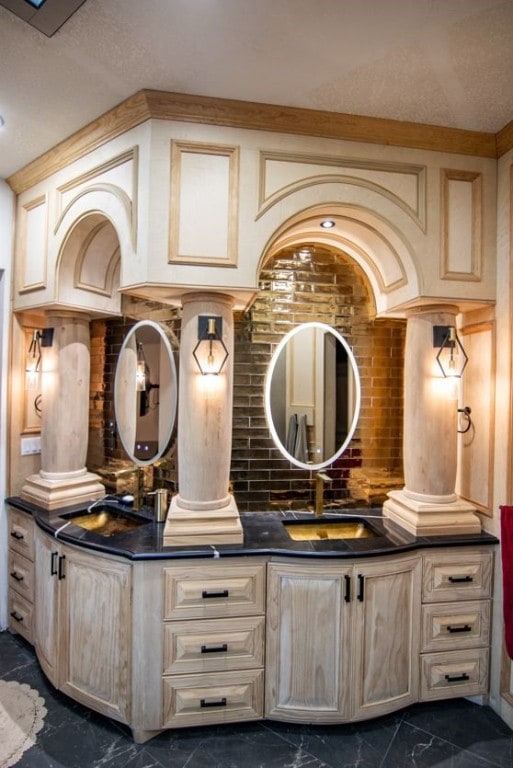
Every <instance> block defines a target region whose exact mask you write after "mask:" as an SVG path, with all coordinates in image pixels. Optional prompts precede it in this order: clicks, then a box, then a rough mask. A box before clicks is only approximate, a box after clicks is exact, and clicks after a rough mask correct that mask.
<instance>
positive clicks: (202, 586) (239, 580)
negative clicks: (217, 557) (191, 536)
mask: <svg viewBox="0 0 513 768" xmlns="http://www.w3.org/2000/svg"><path fill="white" fill-rule="evenodd" d="M264 586H265V566H264V565H263V564H250V563H248V564H247V565H229V564H225V563H222V564H220V565H213V564H212V565H190V566H188V567H187V568H165V569H164V618H165V619H192V618H197V619H203V618H216V617H227V616H252V615H255V614H259V613H260V614H262V613H264V599H265V590H264Z"/></svg>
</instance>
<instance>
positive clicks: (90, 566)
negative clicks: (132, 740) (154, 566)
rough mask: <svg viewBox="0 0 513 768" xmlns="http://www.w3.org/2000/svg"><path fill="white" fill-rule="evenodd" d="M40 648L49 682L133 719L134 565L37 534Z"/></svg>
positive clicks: (117, 716)
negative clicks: (131, 713)
mask: <svg viewBox="0 0 513 768" xmlns="http://www.w3.org/2000/svg"><path fill="white" fill-rule="evenodd" d="M35 566H36V621H35V648H36V653H37V656H38V659H39V662H40V664H41V667H42V669H43V671H44V672H45V674H46V675H47V676H48V678H49V679H50V680H51V682H52V683H53V684H54V685H55V686H56V687H57V688H59V689H60V690H62V691H63V692H64V693H66V694H68V695H69V696H71V697H72V698H73V699H75V700H77V701H80V702H81V703H82V704H84V705H86V706H88V707H91V708H92V709H95V710H96V711H98V712H101V713H102V714H104V715H108V716H109V717H112V718H114V719H116V720H120V721H122V722H129V720H130V667H131V665H130V649H131V633H132V622H131V566H130V565H129V564H125V563H121V562H118V561H116V560H114V559H112V558H107V557H102V556H101V555H100V554H98V553H88V552H86V551H85V550H78V549H76V548H74V547H70V546H67V545H65V544H62V543H57V542H55V540H54V539H53V538H51V537H50V536H48V535H47V534H45V533H43V532H42V531H41V530H37V533H36V548H35Z"/></svg>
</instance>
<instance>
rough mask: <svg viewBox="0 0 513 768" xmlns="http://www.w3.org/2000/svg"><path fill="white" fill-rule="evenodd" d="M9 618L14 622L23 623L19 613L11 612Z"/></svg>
mask: <svg viewBox="0 0 513 768" xmlns="http://www.w3.org/2000/svg"><path fill="white" fill-rule="evenodd" d="M11 616H12V617H13V619H14V620H15V621H19V622H21V621H23V616H22V615H21V613H18V612H17V611H11Z"/></svg>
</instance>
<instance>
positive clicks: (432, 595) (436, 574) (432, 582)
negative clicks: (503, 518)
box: [422, 550, 493, 603]
mask: <svg viewBox="0 0 513 768" xmlns="http://www.w3.org/2000/svg"><path fill="white" fill-rule="evenodd" d="M492 570H493V553H492V552H476V551H472V552H468V553H467V552H465V550H462V551H461V552H458V554H457V555H455V553H454V551H453V552H450V553H438V554H429V555H426V556H425V557H424V574H423V580H422V592H423V599H424V601H425V602H428V603H436V602H442V601H444V600H447V601H453V600H478V599H480V598H485V597H490V594H491V587H492Z"/></svg>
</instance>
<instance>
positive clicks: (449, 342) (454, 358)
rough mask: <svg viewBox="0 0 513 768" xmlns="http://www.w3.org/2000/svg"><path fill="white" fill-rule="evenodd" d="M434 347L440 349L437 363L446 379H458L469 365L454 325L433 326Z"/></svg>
mask: <svg viewBox="0 0 513 768" xmlns="http://www.w3.org/2000/svg"><path fill="white" fill-rule="evenodd" d="M433 347H439V348H440V349H439V351H438V354H437V356H436V362H437V363H438V365H439V366H440V370H441V371H442V373H443V375H444V377H445V378H450V377H454V378H458V379H460V378H461V376H462V375H463V371H464V370H465V367H466V365H467V363H468V356H467V353H466V352H465V350H464V349H463V344H462V343H461V341H460V339H459V336H458V334H457V332H456V328H455V326H454V325H434V326H433Z"/></svg>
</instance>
